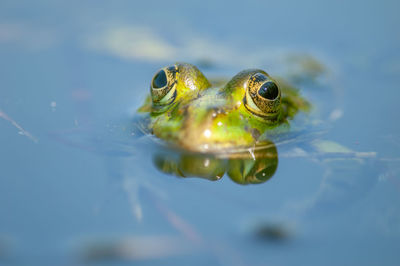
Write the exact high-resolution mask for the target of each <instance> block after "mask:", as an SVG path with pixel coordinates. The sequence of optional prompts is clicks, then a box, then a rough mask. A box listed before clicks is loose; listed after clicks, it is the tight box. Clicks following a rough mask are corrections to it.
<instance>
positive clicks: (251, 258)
mask: <svg viewBox="0 0 400 266" xmlns="http://www.w3.org/2000/svg"><path fill="white" fill-rule="evenodd" d="M398 10H399V2H398V1H356V0H351V1H315V0H309V1H260V2H258V1H230V2H226V1H193V2H190V1H173V0H168V1H112V2H110V1H101V0H100V1H68V2H65V1H64V2H62V1H40V0H38V1H8V0H2V1H1V3H0V167H1V170H0V265H131V264H136V265H188V264H190V265H204V264H208V265H338V264H340V265H377V264H382V265H398V263H399V260H400V255H399V253H398V247H399V240H400V207H399V204H398V202H399V200H400V196H399V192H400V177H399V171H400V153H399V149H400V123H399V111H398V99H399V96H400V93H399V83H400V75H399V74H400V49H399V48H400V34H399V32H398V28H399V26H400V24H399V22H400V17H399V15H398ZM176 61H186V62H189V63H192V64H195V65H198V66H199V68H200V69H201V70H202V71H204V72H205V73H206V75H207V76H211V77H224V78H230V77H232V76H234V75H235V74H236V73H237V72H239V71H241V70H243V69H245V68H249V67H257V68H263V69H265V70H266V71H267V72H268V73H270V74H272V75H279V76H283V77H291V78H292V80H296V77H298V76H297V74H298V73H300V74H304V73H306V74H307V73H308V74H310V73H311V74H310V75H312V73H313V72H310V73H309V72H307V71H310V70H309V69H310V68H309V66H310V65H309V64H307V63H310V62H313V63H315V64H316V65H318V66H321V68H322V69H323V70H324V71H323V75H322V77H320V79H318V81H317V83H313V84H312V85H307V82H302V81H301V80H300V81H299V79H297V80H298V81H299V83H298V84H299V88H300V89H301V91H302V93H304V95H305V96H306V97H307V98H308V99H310V100H311V101H312V103H313V105H314V106H315V108H314V110H313V116H315V117H318V118H319V119H320V120H322V121H324V122H326V124H327V126H326V127H325V129H324V137H323V138H324V139H325V140H328V141H329V143H339V144H340V145H342V146H343V147H346V149H345V151H346V152H348V154H347V155H348V157H347V158H346V159H343V158H339V159H340V160H327V159H326V158H325V159H324V158H322V157H321V156H320V155H318V154H314V153H313V154H308V153H301V152H300V153H299V147H294V146H286V147H285V146H284V147H278V153H279V166H278V168H277V170H276V172H275V174H274V177H273V178H271V180H269V181H268V182H266V183H263V184H258V185H247V186H241V185H238V184H236V183H234V182H232V180H230V179H229V178H228V177H224V178H222V179H221V180H218V181H215V182H211V181H208V180H204V179H199V178H190V179H182V178H177V177H174V176H170V175H167V174H165V173H162V172H160V171H159V170H157V168H156V167H155V166H154V163H153V161H154V159H153V157H154V152H155V150H156V149H157V148H156V146H155V144H154V142H153V141H152V140H151V139H149V138H146V137H145V136H144V137H140V138H138V137H136V136H135V134H136V133H135V131H134V129H132V128H133V126H134V121H133V116H134V113H135V111H136V109H137V108H138V107H139V106H140V105H141V103H142V102H143V101H144V99H145V97H146V95H147V94H148V90H149V84H150V81H151V78H152V76H153V75H154V73H156V71H157V70H158V69H160V68H161V67H164V66H166V65H169V64H171V63H174V62H176ZM311 69H312V68H311ZM300 77H301V75H300ZM339 144H338V145H339ZM342 146H341V147H342ZM304 149H305V148H304ZM324 152H327V150H324ZM342 155H343V154H342Z"/></svg>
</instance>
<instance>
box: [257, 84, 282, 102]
mask: <svg viewBox="0 0 400 266" xmlns="http://www.w3.org/2000/svg"><path fill="white" fill-rule="evenodd" d="M258 94H259V95H260V96H261V97H263V98H265V99H267V100H275V99H276V97H278V94H279V89H278V86H276V84H275V83H274V82H272V81H267V82H266V83H264V84H263V85H262V86H261V88H260V89H259V90H258Z"/></svg>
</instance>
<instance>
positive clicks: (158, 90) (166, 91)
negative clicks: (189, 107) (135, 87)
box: [150, 66, 177, 106]
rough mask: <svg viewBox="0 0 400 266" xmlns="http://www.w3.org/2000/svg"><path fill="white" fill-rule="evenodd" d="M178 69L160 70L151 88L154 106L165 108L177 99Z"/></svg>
mask: <svg viewBox="0 0 400 266" xmlns="http://www.w3.org/2000/svg"><path fill="white" fill-rule="evenodd" d="M176 72H177V70H176V67H175V66H171V67H166V68H163V69H161V70H159V71H158V72H157V73H156V74H155V75H154V77H153V79H152V81H151V86H150V92H151V98H152V100H153V104H154V105H158V106H163V105H168V104H170V103H172V102H173V101H174V99H175V97H176Z"/></svg>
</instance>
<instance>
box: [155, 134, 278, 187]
mask: <svg viewBox="0 0 400 266" xmlns="http://www.w3.org/2000/svg"><path fill="white" fill-rule="evenodd" d="M154 164H155V165H156V167H157V168H158V169H159V170H161V171H162V172H164V173H168V174H173V175H176V176H178V177H201V178H205V179H209V180H219V179H220V178H221V177H222V176H223V175H224V174H225V173H227V175H228V176H229V177H230V178H231V179H232V180H233V181H235V182H236V183H239V184H243V185H245V184H259V183H264V182H266V181H267V180H269V179H270V178H271V177H272V176H273V175H274V173H275V171H276V169H277V167H278V153H277V150H276V146H275V145H274V144H273V143H272V142H264V143H262V145H257V146H254V147H252V148H251V149H249V150H243V151H236V152H234V153H229V154H222V153H221V154H204V153H188V152H177V153H174V154H171V152H170V151H166V152H165V153H163V152H159V153H158V154H157V155H156V156H155V157H154Z"/></svg>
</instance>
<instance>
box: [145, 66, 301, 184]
mask: <svg viewBox="0 0 400 266" xmlns="http://www.w3.org/2000/svg"><path fill="white" fill-rule="evenodd" d="M150 91H151V96H149V97H148V98H147V100H146V102H145V104H144V105H143V106H142V107H141V108H140V109H139V112H141V113H146V114H147V115H146V116H145V117H146V118H145V120H144V121H145V122H144V123H142V128H143V130H144V131H145V132H147V133H152V134H154V135H155V136H157V137H158V138H160V139H163V140H165V141H166V142H167V143H169V144H172V146H175V147H178V148H180V149H183V150H184V151H186V152H190V154H185V155H183V154H182V156H181V158H180V159H172V158H170V157H166V158H165V159H160V157H158V159H156V164H157V166H158V167H159V168H160V169H162V170H163V171H165V172H173V173H175V174H177V175H179V176H202V177H207V178H211V179H212V178H218V177H222V175H223V173H224V172H225V171H227V173H228V175H229V176H230V177H231V178H232V179H233V180H235V181H236V182H238V183H259V182H263V181H262V180H264V181H265V180H267V179H268V178H269V177H271V176H272V175H273V173H274V172H275V170H276V166H277V160H278V158H277V152H276V147H275V145H274V144H273V143H272V142H271V136H272V135H273V134H276V133H277V132H278V133H279V132H282V131H285V130H287V129H288V125H289V123H288V121H289V120H290V119H291V118H293V117H294V116H295V115H296V113H298V112H299V111H307V110H308V109H309V103H308V102H307V101H306V100H305V99H304V98H303V97H301V96H300V95H299V93H298V91H297V90H296V89H294V88H292V87H290V86H288V85H286V84H285V83H283V82H278V81H276V80H274V79H273V78H271V77H270V76H269V75H268V74H267V73H266V72H264V71H263V70H259V69H249V70H244V71H242V72H240V73H238V74H237V75H236V76H234V77H233V78H232V79H231V80H230V81H229V82H228V83H227V84H226V85H225V86H224V87H222V88H214V87H213V86H212V84H211V83H210V82H209V81H208V80H207V79H206V77H205V76H204V75H203V74H202V73H201V72H200V71H199V70H198V69H197V68H196V67H195V66H193V65H190V64H186V63H177V64H175V65H173V66H170V67H165V68H163V69H161V70H160V71H158V72H157V73H156V74H155V76H154V77H153V80H152V82H151V86H150ZM249 149H250V152H249ZM243 151H245V152H243ZM200 154H201V155H200ZM205 154H208V155H205ZM226 160H227V161H226ZM210 164H211V165H213V167H212V168H213V170H211V172H210V173H207V174H204V173H202V171H204V170H205V168H207V169H210V168H209V167H203V166H205V165H208V166H209V165H210ZM201 165H203V166H201ZM262 166H265V167H264V168H263V169H266V170H265V171H263V169H261V168H262ZM239 172H240V175H241V176H240V177H239ZM259 175H261V176H259ZM267 176H269V177H267Z"/></svg>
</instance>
